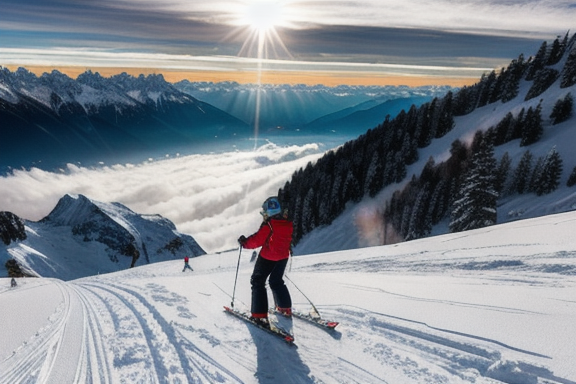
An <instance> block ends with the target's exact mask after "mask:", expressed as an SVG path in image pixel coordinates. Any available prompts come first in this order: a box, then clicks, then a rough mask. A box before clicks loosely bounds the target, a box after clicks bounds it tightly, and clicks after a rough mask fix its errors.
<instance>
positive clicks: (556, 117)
mask: <svg viewBox="0 0 576 384" xmlns="http://www.w3.org/2000/svg"><path fill="white" fill-rule="evenodd" d="M573 107H574V99H573V98H572V94H571V93H568V94H567V95H566V96H565V97H564V98H563V99H559V100H558V101H556V104H554V108H553V109H552V113H551V114H550V118H551V119H552V120H553V121H552V124H559V123H562V122H563V121H566V120H568V119H569V118H570V117H572V108H573Z"/></svg>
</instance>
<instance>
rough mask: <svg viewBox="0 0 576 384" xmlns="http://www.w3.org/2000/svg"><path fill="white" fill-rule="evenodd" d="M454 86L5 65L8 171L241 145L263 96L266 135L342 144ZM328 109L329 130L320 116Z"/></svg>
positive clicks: (0, 87)
mask: <svg viewBox="0 0 576 384" xmlns="http://www.w3.org/2000/svg"><path fill="white" fill-rule="evenodd" d="M447 89H449V87H421V88H409V87H350V86H341V87H334V88H330V87H324V86H315V87H308V86H288V85H279V86H259V87H255V86H254V85H251V84H248V85H240V84H237V83H218V84H213V83H209V84H208V83H191V82H188V81H184V82H179V83H176V84H171V83H168V82H167V81H165V80H164V78H163V76H162V75H161V74H158V75H148V76H144V75H140V76H138V77H134V76H131V75H128V74H126V73H122V74H119V75H115V76H112V77H109V78H106V77H103V76H101V75H100V74H99V73H97V72H96V73H94V72H92V71H90V70H88V71H86V72H85V73H83V74H81V75H79V76H78V78H77V79H72V78H70V77H68V76H67V75H65V74H63V73H61V72H59V71H57V70H54V71H52V72H51V73H44V74H43V75H41V76H39V77H38V76H36V75H35V74H33V73H31V72H30V71H28V70H27V69H25V68H19V69H18V70H16V71H15V72H11V71H10V70H8V69H7V68H0V120H1V121H2V127H1V128H0V132H1V134H2V141H1V142H0V173H6V172H9V171H10V169H12V168H21V167H25V168H29V167H31V166H34V167H37V168H41V169H46V170H52V169H56V168H58V167H62V166H64V165H65V164H66V163H73V164H82V165H95V164H114V163H118V162H121V163H125V162H141V161H143V160H146V159H148V158H158V157H161V156H165V155H166V154H190V153H207V152H210V151H213V150H215V149H218V148H219V149H223V148H225V149H231V148H236V147H238V146H242V144H243V143H246V142H247V141H248V139H249V138H250V137H251V136H253V135H254V124H255V123H254V120H255V119H254V116H255V113H256V109H255V108H256V98H257V97H256V95H259V96H258V98H259V100H260V101H259V105H260V108H259V111H258V114H259V117H260V120H259V121H260V129H261V134H263V135H267V136H270V135H278V134H280V135H285V134H286V130H289V131H290V134H291V135H298V136H305V135H309V134H318V133H326V132H334V131H335V130H336V131H337V133H338V134H339V135H341V136H343V139H342V142H343V141H345V140H348V139H352V138H354V137H355V136H357V135H358V134H361V133H362V132H363V131H365V130H366V129H367V127H368V128H370V127H372V126H375V125H377V124H379V123H380V122H381V121H382V120H383V118H384V117H385V116H386V115H387V114H391V115H393V116H394V115H396V114H397V113H398V112H399V111H400V109H402V108H408V107H409V106H410V105H411V104H421V103H422V102H425V101H428V100H430V99H431V98H432V97H434V96H436V95H441V94H443V93H445V92H446V90H447ZM391 100H398V101H397V102H396V104H395V105H391V104H389V103H388V102H389V101H391ZM335 113H336V115H335ZM324 115H330V116H328V117H327V119H329V121H330V123H331V125H330V128H327V129H324V127H325V125H324V124H323V121H322V120H320V121H314V120H316V119H318V118H321V117H322V116H324ZM351 115H352V116H351ZM308 123H311V124H310V125H307V124H308ZM279 128H280V129H279Z"/></svg>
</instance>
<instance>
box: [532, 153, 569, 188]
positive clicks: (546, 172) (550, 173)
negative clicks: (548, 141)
mask: <svg viewBox="0 0 576 384" xmlns="http://www.w3.org/2000/svg"><path fill="white" fill-rule="evenodd" d="M562 167H563V165H562V158H561V157H560V154H559V153H558V151H556V147H554V148H552V149H551V150H550V152H548V154H547V155H546V158H544V161H543V164H542V171H541V172H540V180H539V182H538V183H536V190H535V192H536V194H537V195H538V196H541V195H545V194H548V193H551V192H553V191H555V190H556V188H558V186H559V185H560V176H561V175H562Z"/></svg>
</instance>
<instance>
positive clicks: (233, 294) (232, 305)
mask: <svg viewBox="0 0 576 384" xmlns="http://www.w3.org/2000/svg"><path fill="white" fill-rule="evenodd" d="M240 256H242V246H240V252H239V253H238V265H236V278H235V279H234V290H233V291H232V303H230V306H231V307H232V308H234V297H235V296H236V282H237V281H238V269H240Z"/></svg>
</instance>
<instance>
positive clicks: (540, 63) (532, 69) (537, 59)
mask: <svg viewBox="0 0 576 384" xmlns="http://www.w3.org/2000/svg"><path fill="white" fill-rule="evenodd" d="M547 51H548V43H546V42H545V41H544V42H543V43H542V45H540V49H538V52H537V53H536V56H534V58H533V59H532V60H531V61H530V64H529V65H528V72H527V73H526V80H528V81H531V80H534V76H535V75H536V74H537V73H538V71H540V70H541V69H542V68H544V65H545V64H546V53H547Z"/></svg>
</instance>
